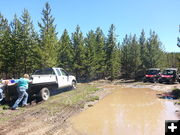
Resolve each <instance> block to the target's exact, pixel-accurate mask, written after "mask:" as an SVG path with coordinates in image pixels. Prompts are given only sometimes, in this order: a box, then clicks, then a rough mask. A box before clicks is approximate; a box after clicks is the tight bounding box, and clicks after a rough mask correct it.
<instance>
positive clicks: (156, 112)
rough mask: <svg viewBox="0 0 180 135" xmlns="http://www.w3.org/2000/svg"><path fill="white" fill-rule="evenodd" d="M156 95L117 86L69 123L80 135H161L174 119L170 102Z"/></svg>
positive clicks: (152, 92)
mask: <svg viewBox="0 0 180 135" xmlns="http://www.w3.org/2000/svg"><path fill="white" fill-rule="evenodd" d="M156 94H158V92H156V91H152V90H150V89H143V88H120V87H117V88H116V89H114V90H112V94H110V95H108V96H107V97H105V98H104V99H102V100H100V101H99V102H98V103H97V104H95V105H94V106H93V107H91V108H89V109H87V110H85V111H83V112H81V113H80V114H78V115H76V116H74V117H72V118H71V119H70V121H71V123H72V125H73V129H74V131H77V133H78V134H80V135H81V134H82V135H164V132H165V120H177V119H178V118H177V116H176V115H175V113H174V112H175V110H176V108H175V106H174V104H173V102H171V101H168V100H165V99H159V98H157V96H156Z"/></svg>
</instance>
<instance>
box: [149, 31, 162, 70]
mask: <svg viewBox="0 0 180 135" xmlns="http://www.w3.org/2000/svg"><path fill="white" fill-rule="evenodd" d="M161 45H162V43H161V42H160V41H159V39H158V35H157V34H156V33H155V32H154V31H153V32H152V31H150V37H149V39H148V42H147V49H148V59H149V61H148V66H149V67H148V68H153V67H162V66H163V65H164V63H163V57H164V54H163V50H162V48H161Z"/></svg>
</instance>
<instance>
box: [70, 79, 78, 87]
mask: <svg viewBox="0 0 180 135" xmlns="http://www.w3.org/2000/svg"><path fill="white" fill-rule="evenodd" d="M76 85H77V83H76V81H74V80H73V81H72V85H71V87H72V89H76V88H77V87H76Z"/></svg>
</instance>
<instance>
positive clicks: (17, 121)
mask: <svg viewBox="0 0 180 135" xmlns="http://www.w3.org/2000/svg"><path fill="white" fill-rule="evenodd" d="M60 110H61V112H60V113H58V114H56V115H55V116H53V117H51V116H48V118H42V117H41V116H42V112H40V110H39V111H34V112H31V113H29V112H25V113H23V114H21V116H18V117H16V118H14V119H13V120H12V121H10V122H8V123H7V124H5V125H4V126H2V127H1V128H0V135H11V134H13V135H32V134H37V133H38V135H53V134H55V133H56V131H58V130H60V129H61V128H62V125H63V123H64V122H65V121H66V120H67V119H68V118H69V117H70V116H71V115H72V114H74V113H75V112H77V110H78V109H77V107H69V106H65V107H62V108H60ZM40 115H41V116H40ZM39 116H40V117H41V118H40V119H39V120H38V121H37V120H35V121H28V122H27V120H28V118H29V117H31V118H34V119H36V117H39ZM45 116H47V115H45ZM37 123H38V124H37ZM24 127H25V128H24ZM16 129H17V130H16ZM15 130H16V131H15ZM14 133H15V134H14Z"/></svg>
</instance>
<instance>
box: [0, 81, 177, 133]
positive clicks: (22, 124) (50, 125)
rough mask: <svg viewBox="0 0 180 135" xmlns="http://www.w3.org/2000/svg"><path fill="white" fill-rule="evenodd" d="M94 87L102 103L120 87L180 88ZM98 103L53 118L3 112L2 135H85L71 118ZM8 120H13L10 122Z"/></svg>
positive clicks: (28, 111)
mask: <svg viewBox="0 0 180 135" xmlns="http://www.w3.org/2000/svg"><path fill="white" fill-rule="evenodd" d="M90 85H96V86H97V87H98V88H100V90H99V91H96V92H95V93H94V94H93V95H95V96H98V97H99V99H100V101H101V100H102V99H103V98H104V97H106V96H107V95H109V94H111V93H112V89H115V88H116V87H117V85H118V86H121V87H122V88H123V87H124V88H126V87H133V88H151V89H153V90H158V91H160V92H167V91H170V90H172V89H173V88H180V84H173V85H168V84H151V83H146V84H143V83H141V82H138V83H136V82H128V83H125V82H122V81H120V82H119V81H114V82H109V81H108V82H107V81H104V80H101V81H95V82H92V83H90ZM54 102H56V101H54ZM58 102H59V101H58ZM97 102H99V101H97V100H96V101H95V102H87V103H86V104H85V106H84V108H83V109H82V108H81V107H79V106H78V105H72V106H62V107H60V108H58V109H57V111H56V112H55V113H53V114H51V115H49V114H48V113H49V112H48V111H46V108H41V107H38V105H35V106H29V107H27V108H24V110H23V111H21V112H18V111H12V110H4V111H1V113H0V118H4V121H3V122H0V135H37V134H38V135H76V134H77V135H81V133H80V132H78V131H76V129H74V128H73V126H72V124H71V123H70V122H69V118H71V117H72V116H74V115H77V114H79V113H80V112H83V111H85V110H87V109H88V108H90V107H92V106H94V105H95V104H96V103H97ZM50 103H51V102H50ZM41 104H44V103H41ZM49 106H51V104H49ZM13 113H16V116H15V117H13V118H12V116H13ZM18 113H19V114H18ZM6 117H7V118H8V117H10V118H12V119H7V120H6Z"/></svg>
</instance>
